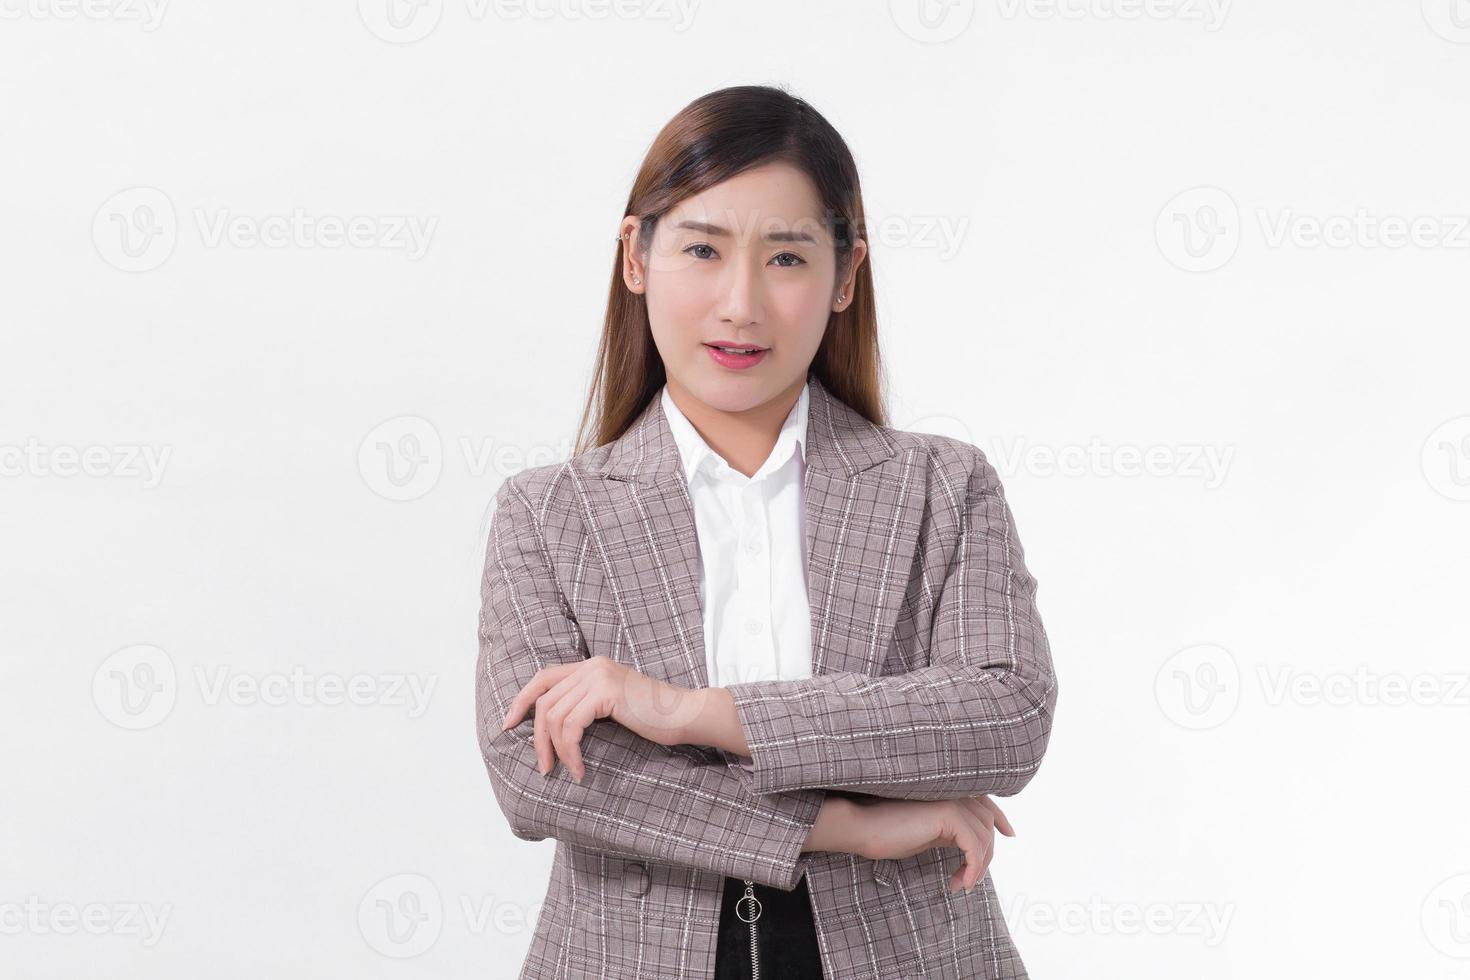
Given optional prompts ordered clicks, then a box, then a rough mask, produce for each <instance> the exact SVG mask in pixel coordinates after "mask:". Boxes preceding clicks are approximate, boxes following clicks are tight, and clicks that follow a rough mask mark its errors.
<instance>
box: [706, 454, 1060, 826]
mask: <svg viewBox="0 0 1470 980" xmlns="http://www.w3.org/2000/svg"><path fill="white" fill-rule="evenodd" d="M968 448H969V450H970V452H971V453H972V454H973V457H974V458H973V463H972V465H971V468H970V471H969V477H968V480H967V486H966V489H965V503H964V509H963V512H962V515H961V518H960V524H959V539H958V544H957V546H956V548H955V551H954V556H953V558H952V559H951V561H950V565H949V567H948V569H947V570H946V573H945V579H944V584H943V587H942V590H941V592H940V598H939V602H938V605H937V606H936V608H935V614H934V620H933V627H932V632H931V635H930V663H929V665H928V666H926V667H922V668H919V669H916V670H913V671H910V672H908V673H905V674H896V675H887V676H883V677H868V676H866V675H863V674H857V673H847V672H843V673H832V674H820V675H816V676H813V677H811V678H806V679H802V680H787V681H780V680H778V681H753V682H747V683H740V684H732V685H729V687H728V688H727V689H728V690H729V691H730V694H731V696H732V697H733V699H734V701H735V708H736V711H737V713H738V714H739V717H740V724H741V726H742V728H743V729H744V732H745V737H746V741H747V743H748V744H749V746H750V756H749V758H748V760H745V761H743V762H741V763H740V764H738V765H737V767H736V772H737V774H738V775H739V776H740V777H741V778H742V779H743V780H745V781H746V782H747V785H748V786H749V787H750V788H751V790H752V792H754V793H757V794H767V793H772V794H774V793H789V792H792V791H795V790H800V789H804V788H810V787H823V788H826V789H829V790H839V789H841V790H849V791H852V792H857V793H865V794H871V795H874V796H884V797H889V798H896V799H914V800H939V799H959V798H961V797H965V796H977V795H980V794H986V793H988V794H991V795H995V796H1011V795H1013V794H1015V793H1017V792H1019V791H1020V789H1021V788H1022V787H1023V786H1025V785H1026V784H1027V783H1028V782H1029V781H1030V780H1031V777H1032V776H1033V775H1034V774H1035V773H1036V770H1037V767H1038V766H1039V765H1040V764H1041V758H1042V754H1043V753H1044V752H1045V751H1046V745H1047V741H1048V740H1049V738H1050V736H1051V724H1052V713H1053V711H1054V709H1055V707H1056V699H1057V681H1056V676H1055V672H1054V670H1053V665H1052V658H1051V649H1050V646H1049V644H1048V642H1047V637H1046V631H1045V630H1044V629H1043V627H1042V624H1041V617H1040V615H1039V614H1038V612H1037V609H1036V580H1035V579H1034V578H1033V577H1032V575H1031V574H1030V572H1029V571H1028V570H1027V568H1026V564H1025V561H1024V556H1023V553H1022V550H1021V542H1020V539H1019V538H1018V536H1017V534H1016V526H1015V521H1014V520H1013V519H1012V515H1011V509H1010V505H1009V504H1008V503H1007V502H1006V499H1005V494H1004V491H1003V489H1002V487H1001V483H1000V478H999V476H998V475H997V474H996V472H995V469H994V468H993V467H992V466H991V465H990V463H989V461H988V460H986V458H985V455H984V453H983V452H981V451H980V450H979V449H978V448H976V447H974V446H968ZM727 758H729V759H733V760H740V759H741V758H742V757H740V756H735V755H730V754H727Z"/></svg>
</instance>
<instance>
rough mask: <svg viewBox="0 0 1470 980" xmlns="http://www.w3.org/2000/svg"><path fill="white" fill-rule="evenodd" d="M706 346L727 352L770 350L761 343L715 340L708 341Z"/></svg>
mask: <svg viewBox="0 0 1470 980" xmlns="http://www.w3.org/2000/svg"><path fill="white" fill-rule="evenodd" d="M704 346H706V347H708V348H710V349H712V350H719V351H724V352H725V353H726V354H757V353H759V352H761V351H763V350H770V348H769V347H762V346H761V345H760V344H726V343H719V342H715V343H707V344H705V345H704Z"/></svg>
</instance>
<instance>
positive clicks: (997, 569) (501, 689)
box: [476, 374, 1057, 980]
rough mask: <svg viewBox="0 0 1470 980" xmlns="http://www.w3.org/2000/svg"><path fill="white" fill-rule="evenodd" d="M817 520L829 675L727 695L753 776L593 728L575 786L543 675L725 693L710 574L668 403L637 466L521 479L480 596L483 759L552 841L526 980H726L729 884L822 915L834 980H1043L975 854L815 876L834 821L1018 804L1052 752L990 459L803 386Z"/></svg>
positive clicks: (858, 862) (1026, 592)
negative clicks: (871, 799)
mask: <svg viewBox="0 0 1470 980" xmlns="http://www.w3.org/2000/svg"><path fill="white" fill-rule="evenodd" d="M807 383H808V385H809V386H810V416H809V421H808V445H807V449H806V460H807V470H806V477H805V485H804V486H805V503H804V506H805V508H806V517H807V531H806V546H807V554H808V596H809V600H810V604H811V612H812V658H813V665H812V673H813V676H812V677H810V678H806V679H802V680H782V681H757V682H750V683H740V684H733V685H730V686H729V687H728V688H727V690H729V691H730V693H731V695H732V696H733V698H734V701H735V705H736V709H737V711H738V713H739V716H740V722H741V725H742V726H743V729H744V732H745V735H746V740H747V742H748V743H749V746H750V756H749V757H738V756H735V755H733V754H731V753H728V752H725V751H723V750H718V749H713V748H709V747H705V746H695V745H676V746H672V747H669V746H664V745H659V744H657V743H655V742H651V741H649V740H647V739H645V738H643V737H641V736H639V735H636V734H634V733H633V732H632V731H630V730H629V729H627V728H624V727H623V726H622V725H620V724H618V723H617V722H614V721H612V720H611V719H606V718H604V719H598V720H597V721H595V722H593V723H592V725H591V726H590V727H589V728H588V729H587V731H586V733H585V734H584V736H583V739H582V743H581V750H582V753H583V760H584V763H585V766H586V776H585V778H584V780H583V782H582V783H580V784H578V783H577V782H576V781H575V780H573V779H572V778H571V776H570V775H569V774H568V773H567V771H566V768H565V766H563V765H561V764H560V763H559V762H558V764H557V766H556V768H555V770H554V771H553V773H552V775H551V776H550V777H549V778H548V777H545V776H542V775H541V774H540V773H539V772H538V771H537V768H536V752H535V747H534V744H533V741H532V732H533V730H534V721H533V716H528V717H526V718H525V719H524V720H523V721H522V722H521V723H520V724H519V725H517V726H515V727H513V728H512V729H510V730H509V731H504V732H502V731H501V724H500V723H501V719H502V718H503V717H504V716H505V713H506V711H507V710H508V709H509V706H510V702H511V700H512V698H514V696H515V695H516V693H517V692H518V691H519V690H520V689H521V688H522V687H523V686H525V685H526V684H527V683H528V682H529V681H530V680H531V677H532V676H533V675H534V674H535V673H536V671H537V670H539V669H540V668H542V667H545V666H547V665H551V664H560V663H575V662H577V661H579V660H582V659H585V658H587V657H589V656H596V655H604V656H607V657H610V658H612V659H614V660H617V661H619V662H622V663H626V664H629V665H630V666H632V667H633V668H635V669H637V670H638V671H640V672H641V673H643V674H646V675H648V676H651V677H657V678H660V679H662V680H664V681H667V682H669V683H671V684H676V685H680V686H683V687H689V688H702V687H706V686H707V685H708V680H707V677H706V672H705V666H704V665H705V653H704V636H703V617H702V610H701V608H700V595H699V582H700V558H699V546H698V538H697V535H696V531H695V524H694V511H693V505H692V503H691V501H690V498H689V493H688V487H687V484H686V483H685V481H684V479H683V474H682V469H681V464H680V460H679V455H678V449H677V447H676V446H675V444H674V441H673V437H672V434H671V432H670V430H669V426H668V423H667V420H666V419H665V417H664V414H663V409H662V406H661V404H660V403H659V400H658V399H657V398H654V399H651V400H650V402H649V404H648V406H647V407H646V408H645V409H644V410H643V412H642V413H641V414H640V415H639V417H638V418H637V419H636V421H635V422H634V424H633V425H632V426H630V427H629V429H628V430H627V431H626V432H625V433H624V434H623V435H622V436H620V437H619V438H618V439H616V440H614V441H613V442H610V443H608V444H606V445H603V446H600V447H597V448H595V449H592V450H588V451H586V452H584V453H581V454H579V455H577V456H574V457H573V458H572V459H570V460H568V461H566V462H563V463H557V464H552V465H548V466H539V467H534V468H531V469H527V470H523V471H521V472H519V473H517V474H515V475H514V476H512V477H511V478H509V479H507V480H506V481H505V482H504V483H503V484H502V485H501V487H500V490H499V492H498V494H497V496H496V506H495V512H494V516H493V518H492V521H491V529H490V537H489V542H488V544H487V548H486V561H485V571H484V577H483V580H482V584H481V598H482V607H481V613H480V624H479V637H480V647H479V658H478V664H477V691H476V694H477V723H478V729H479V740H480V747H481V751H482V754H483V756H484V760H485V765H486V769H487V771H488V773H489V777H490V783H491V786H492V787H493V791H494V795H495V798H496V800H497V802H498V803H499V806H500V808H501V810H502V812H503V813H504V814H505V817H506V819H507V821H508V822H509V824H510V829H511V832H512V833H513V834H514V835H515V836H516V837H519V838H521V839H522V840H527V841H540V840H544V839H546V838H548V837H550V838H554V839H555V840H556V842H557V843H556V851H555V856H554V859H553V862H552V871H551V880H550V883H549V885H548V887H547V890H546V894H545V897H544V899H543V905H542V908H541V912H540V916H539V918H538V919H537V920H536V926H535V930H534V933H533V935H532V939H531V945H530V950H529V952H528V954H527V956H526V959H525V962H524V965H523V967H522V970H521V973H520V976H521V977H522V978H523V980H525V978H545V980H552V978H587V980H592V978H597V980H606V978H625V977H626V978H629V980H632V978H635V977H639V978H644V980H686V978H690V977H710V976H713V973H714V955H715V945H716V939H717V925H718V921H719V913H720V900H721V897H722V886H723V878H724V876H726V875H729V876H732V877H738V878H750V879H752V880H754V881H758V882H761V883H763V884H766V885H770V886H773V887H776V888H781V889H785V890H790V889H792V888H794V887H795V886H796V883H797V882H798V881H799V880H801V877H802V876H803V875H805V876H806V880H807V883H808V887H809V889H810V892H811V901H812V906H813V916H814V918H815V921H816V926H817V934H818V939H819V942H820V948H821V956H822V964H823V970H824V973H825V975H826V976H827V977H829V978H842V980H865V978H872V980H877V978H884V980H886V978H899V977H901V978H915V977H920V978H954V980H959V978H975V977H989V978H1003V977H1004V978H1023V977H1026V975H1027V974H1026V970H1025V967H1024V966H1023V964H1022V961H1021V957H1020V955H1019V953H1018V952H1017V949H1016V946H1015V944H1014V943H1013V942H1012V939H1011V937H1010V934H1009V932H1008V930H1007V928H1006V924H1005V921H1004V919H1003V918H1002V916H1001V909H1000V905H999V902H998V900H997V897H996V892H995V887H994V884H993V883H992V881H991V877H990V874H989V872H988V871H987V873H986V874H985V876H984V877H983V878H982V879H981V880H980V882H979V884H977V885H976V887H975V888H974V890H973V891H971V892H970V893H969V894H968V895H966V894H965V893H963V892H961V893H959V894H958V895H951V894H949V892H948V889H947V887H946V882H947V880H948V878H949V875H950V874H951V873H953V872H954V870H955V869H956V868H958V867H959V864H960V860H961V854H960V852H959V851H958V850H956V849H953V848H930V849H929V850H926V851H924V852H921V853H919V854H916V855H914V856H912V857H909V858H905V859H902V860H891V859H889V860H881V861H872V860H869V859H867V858H863V857H859V856H856V855H852V854H845V853H836V852H826V851H817V852H812V853H808V854H802V853H801V846H802V843H803V842H804V841H805V839H806V837H807V835H808V834H809V833H810V830H811V827H812V824H813V822H814V821H815V820H816V816H817V812H818V810H819V809H820V807H821V804H822V801H823V800H824V799H825V798H826V796H827V795H828V794H829V793H846V794H868V795H873V796H881V797H889V798H894V799H909V800H942V799H958V798H961V797H965V796H975V795H979V794H983V793H988V794H991V795H994V796H1010V795H1013V794H1015V793H1017V792H1019V791H1020V790H1021V789H1022V787H1024V786H1025V785H1026V784H1027V783H1028V782H1029V781H1030V780H1031V778H1032V776H1033V775H1035V773H1036V771H1037V768H1038V767H1039V765H1040V763H1041V759H1042V756H1043V754H1044V753H1045V751H1046V745H1047V741H1048V739H1049V737H1050V734H1051V723H1052V716H1053V712H1054V710H1055V706H1056V698H1057V682H1056V676H1055V672H1054V669H1053V664H1052V658H1051V651H1050V647H1049V645H1048V643H1047V638H1046V632H1045V630H1044V629H1043V627H1042V623H1041V617H1040V615H1039V613H1038V611H1037V607H1036V580H1035V579H1034V578H1033V577H1032V575H1031V574H1030V573H1029V572H1028V570H1027V568H1026V565H1025V562H1024V556H1023V552H1022V549H1021V542H1020V539H1019V537H1018V536H1017V532H1016V527H1015V522H1014V521H1013V519H1012V515H1011V510H1010V506H1009V505H1008V503H1007V502H1006V499H1005V493H1004V490H1003V488H1002V486H1001V483H1000V479H999V477H998V476H997V474H996V472H995V469H994V468H993V467H992V466H991V464H990V463H989V461H988V460H987V459H986V458H985V455H984V454H983V453H982V452H981V451H980V450H979V449H978V448H976V447H975V446H973V445H970V444H969V443H966V442H963V441H961V440H958V439H954V438H950V437H947V436H941V435H933V434H928V433H920V432H907V431H903V430H898V429H893V428H889V427H886V426H877V425H874V424H873V423H871V422H869V421H868V420H867V419H866V418H864V417H863V416H861V415H860V414H858V413H857V412H855V411H853V410H852V409H851V408H850V407H848V406H847V405H846V404H845V403H843V402H842V401H841V400H839V399H838V398H836V397H835V396H834V395H832V394H831V393H830V392H828V391H827V389H826V388H825V387H824V386H823V385H822V383H821V382H820V381H819V380H818V379H817V377H816V376H815V375H814V374H809V375H808V378H807Z"/></svg>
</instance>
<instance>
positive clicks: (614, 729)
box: [475, 477, 825, 891]
mask: <svg viewBox="0 0 1470 980" xmlns="http://www.w3.org/2000/svg"><path fill="white" fill-rule="evenodd" d="M552 567H553V566H552V564H551V559H550V554H549V552H548V550H547V548H546V544H545V539H544V536H543V534H542V532H541V529H540V527H539V526H538V523H537V521H536V519H535V516H534V511H533V509H532V507H531V505H530V501H529V499H528V498H527V497H526V495H525V493H524V491H523V490H522V488H521V487H519V486H518V485H516V483H515V482H514V477H512V478H511V479H507V480H506V481H504V483H502V485H501V488H500V490H499V492H498V493H497V495H496V504H495V512H494V516H493V517H492V519H491V529H490V536H489V541H488V544H487V547H486V559H485V570H484V576H483V578H482V581H481V611H480V624H479V635H480V649H479V657H478V661H477V665H476V676H477V683H476V699H475V700H476V720H477V727H478V729H479V742H480V750H481V754H482V756H483V757H484V761H485V767H486V770H487V772H488V773H489V777H490V784H491V786H492V788H493V790H494V793H495V797H496V800H497V802H498V803H499V805H500V809H501V811H502V812H503V813H504V814H505V817H506V819H507V821H508V822H509V824H510V829H511V833H512V834H514V835H515V836H516V837H519V838H521V839H522V840H528V841H539V840H544V839H545V838H547V837H554V838H556V839H557V840H561V841H566V842H568V843H571V844H575V845H577V846H580V847H586V848H589V849H592V850H596V851H600V852H603V853H606V854H611V855H616V856H620V857H625V858H632V859H635V860H646V861H652V862H656V863H664V864H674V865H683V866H686V867H691V868H696V869H699V870H703V871H710V872H715V873H718V874H722V875H729V876H731V877H736V878H749V879H751V880H753V881H758V882H760V883H762V884H765V885H769V886H771V887H774V888H779V889H782V890H785V891H790V890H791V889H793V888H795V887H796V884H797V883H798V882H799V881H800V880H801V876H802V875H803V874H804V873H805V871H806V867H807V863H808V861H809V859H810V856H811V855H810V854H802V853H801V848H802V845H803V844H804V843H805V842H806V839H807V836H808V835H809V834H810V832H811V829H812V826H813V824H814V823H815V822H816V818H817V813H818V811H819V810H820V809H821V805H822V801H823V799H824V797H825V793H824V791H822V790H820V789H799V790H794V791H792V792H790V793H771V794H768V795H764V796H756V795H755V794H753V793H751V792H750V789H749V786H748V785H747V784H746V783H745V782H744V781H743V780H742V779H741V778H740V777H739V776H737V775H736V774H735V772H734V771H733V770H734V769H735V768H736V767H735V765H734V764H733V763H732V762H731V761H730V760H729V759H726V758H723V757H720V756H717V755H707V754H702V753H701V752H700V751H699V750H697V749H695V748H694V747H692V746H687V745H678V746H673V747H670V746H664V745H660V744H658V743H657V742H653V741H650V740H648V739H645V738H643V737H642V736H640V735H638V734H636V733H634V732H633V731H631V730H630V729H627V728H625V727H623V726H622V725H620V724H618V723H617V722H615V721H613V720H612V719H610V718H599V719H597V720H596V721H594V722H593V723H592V724H591V725H590V726H589V727H588V728H587V730H586V731H585V732H584V734H583V738H582V742H581V750H582V759H583V762H584V764H585V768H586V772H585V774H584V776H583V780H582V782H581V783H578V782H577V781H576V780H574V779H573V778H572V777H571V775H570V774H569V773H568V772H567V769H566V766H565V765H563V764H561V762H560V760H558V762H557V764H556V766H555V767H554V768H553V769H552V772H551V774H550V775H549V776H543V775H542V774H541V773H540V772H538V771H537V768H536V748H535V744H534V741H533V733H534V731H535V722H534V711H533V712H532V713H531V714H530V715H528V716H527V717H526V718H525V719H523V720H522V721H521V723H520V724H518V725H516V726H515V727H513V728H511V729H510V730H509V731H502V729H501V723H502V721H503V720H504V718H505V713H506V712H507V711H508V710H509V709H510V702H511V701H512V699H513V698H514V697H515V695H516V693H517V692H518V691H519V690H520V689H521V688H522V687H524V686H525V685H526V684H527V683H529V682H530V680H531V678H532V676H533V675H534V674H535V673H536V671H537V670H539V669H540V668H542V667H545V666H547V665H550V664H558V663H574V662H576V661H578V660H582V659H586V658H587V657H588V656H589V653H588V649H587V646H586V643H585V641H584V639H583V636H582V633H581V629H580V627H579V625H578V623H577V621H576V619H575V617H574V616H573V614H572V611H571V609H570V607H569V605H568V603H567V602H566V599H565V597H564V595H563V593H562V591H561V589H560V586H559V585H558V584H557V582H556V579H555V577H554V574H553V571H552Z"/></svg>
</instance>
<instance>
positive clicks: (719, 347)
mask: <svg viewBox="0 0 1470 980" xmlns="http://www.w3.org/2000/svg"><path fill="white" fill-rule="evenodd" d="M704 349H705V350H707V351H709V356H710V358H711V359H712V360H713V361H714V362H715V363H716V364H718V365H719V366H720V367H723V368H730V369H731V370H735V371H743V370H744V369H746V368H749V367H755V366H756V365H757V364H759V363H760V362H761V361H762V360H764V359H765V356H766V352H767V351H768V350H770V348H769V347H762V346H760V345H759V344H731V343H725V342H723V341H717V342H715V343H707V344H705V345H704Z"/></svg>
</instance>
